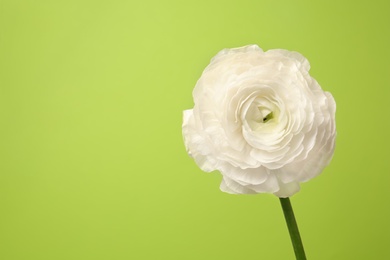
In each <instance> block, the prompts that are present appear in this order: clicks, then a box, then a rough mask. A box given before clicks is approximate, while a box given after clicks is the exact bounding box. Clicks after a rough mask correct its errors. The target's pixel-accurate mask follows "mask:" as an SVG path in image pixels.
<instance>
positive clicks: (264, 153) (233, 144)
mask: <svg viewBox="0 0 390 260" xmlns="http://www.w3.org/2000/svg"><path fill="white" fill-rule="evenodd" d="M309 69H310V65H309V62H308V61H307V60H306V59H305V58H304V57H303V56H302V55H301V54H299V53H297V52H291V51H287V50H280V49H276V50H268V51H266V52H264V51H263V50H262V49H261V48H259V47H258V46H257V45H250V46H245V47H241V48H235V49H224V50H222V51H221V52H219V53H218V54H217V55H216V56H215V57H214V58H213V59H212V60H211V63H210V64H209V65H208V66H207V67H206V69H205V70H204V71H203V74H202V76H201V77H200V79H199V80H198V82H197V84H196V86H195V88H194V90H193V98H194V103H195V105H194V108H193V109H190V110H185V111H184V114H183V136H184V142H185V146H186V148H187V151H188V153H189V154H190V155H191V156H192V157H193V158H194V160H195V162H196V164H197V165H198V166H199V167H200V168H201V169H202V170H203V171H206V172H210V171H214V170H219V171H220V172H221V174H222V176H223V180H222V183H221V190H222V191H225V192H228V193H233V194H254V193H273V194H275V195H276V196H278V197H289V196H291V195H293V194H295V193H296V192H298V191H299V189H300V185H299V184H300V183H301V182H305V181H308V180H309V179H311V178H313V177H315V176H317V175H318V174H320V173H321V172H322V170H323V169H324V167H325V166H326V165H327V164H328V163H329V162H330V160H331V158H332V155H333V151H334V147H335V137H336V128H335V111H336V103H335V101H334V99H333V97H332V95H331V94H330V93H328V92H324V91H323V90H322V89H321V87H320V86H319V85H318V83H317V81H316V80H314V79H313V78H312V77H311V76H310V75H309Z"/></svg>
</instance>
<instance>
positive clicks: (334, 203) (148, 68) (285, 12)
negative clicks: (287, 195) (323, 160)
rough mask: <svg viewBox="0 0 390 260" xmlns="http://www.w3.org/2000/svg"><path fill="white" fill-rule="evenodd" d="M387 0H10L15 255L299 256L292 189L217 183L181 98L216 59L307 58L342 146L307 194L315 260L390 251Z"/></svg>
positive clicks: (8, 124)
mask: <svg viewBox="0 0 390 260" xmlns="http://www.w3.org/2000/svg"><path fill="white" fill-rule="evenodd" d="M389 6H390V5H389V2H388V1H375V0H374V1H339V0H330V1H311V0H306V1H290V0H281V1H274V0H267V1H265V0H260V1H257V0H256V1H255V0H240V1H236V2H235V1H226V0H225V1H212V0H207V1H206V0H205V1H203V0H198V1H178V0H177V1H175V0H169V1H118V0H111V1H92V0H90V1H85V0H81V1H80V0H70V1H54V0H53V1H49V0H48V1H43V0H30V1H28V0H0V120H1V121H0V124H1V125H0V259H2V260H70V259H72V260H74V259H75V260H76V259H83V260H89V259H91V260H92V259H93V260H99V259H104V260H107V259H114V260H116V259H118V260H120V259H180V260H182V259H186V260H187V259H205V260H209V259H210V260H214V259H217V260H218V259H232V260H233V259H234V260H235V259H240V260H241V259H265V260H268V259H294V256H293V251H292V248H291V245H290V240H289V237H288V233H287V229H286V226H285V223H284V219H283V216H282V211H281V209H280V205H279V201H278V199H277V198H276V197H274V196H272V195H256V196H234V195H228V194H224V193H222V192H220V191H219V183H220V180H221V177H220V175H219V174H218V173H211V174H206V173H203V172H201V171H200V170H199V169H198V168H197V167H196V165H195V163H194V162H193V161H192V160H191V159H190V158H189V157H188V156H187V154H186V152H185V149H184V146H183V143H182V136H181V113H182V110H184V109H188V108H191V107H192V106H193V103H192V96H191V91H192V88H193V87H194V85H195V82H196V80H197V79H198V77H199V76H200V74H201V72H202V70H203V68H204V67H205V66H206V65H207V64H208V62H209V60H210V58H211V57H212V56H214V55H215V54H216V53H217V52H218V51H219V50H221V49H223V48H226V47H238V46H242V45H247V44H252V43H256V44H258V45H260V46H261V47H262V48H263V49H265V50H267V49H272V48H284V49H289V50H296V51H299V52H301V53H302V54H304V55H305V56H306V57H307V58H308V59H309V61H310V62H311V65H312V70H311V73H312V75H313V76H314V77H315V78H316V79H317V80H318V81H319V83H320V84H321V86H322V87H323V88H324V89H325V90H327V91H330V92H332V93H333V95H334V97H335V99H336V102H337V106H338V107H337V129H338V139H337V149H336V153H335V156H334V160H333V162H332V163H331V165H330V166H329V167H328V168H327V169H326V170H325V172H324V173H323V174H322V175H321V176H320V177H318V178H316V179H314V180H312V181H310V182H309V183H306V184H304V185H303V188H302V191H301V192H300V193H298V194H297V195H295V196H294V197H293V198H292V202H293V205H294V207H295V211H296V216H297V218H298V221H299V225H300V228H301V233H302V236H303V240H304V243H305V246H306V251H307V256H308V259H315V260H329V259H332V260H345V259H353V260H360V259H390V247H389V242H390V225H389V222H388V219H390V211H389V208H390V202H389V199H390V188H389V186H390V177H389V173H390V167H389V165H390V163H389V162H390V159H389V155H390V153H389V147H390V140H389V135H390V120H389V116H390V113H389V112H390V99H389V98H390V91H389V89H390V79H389V75H390V65H389V64H390V63H389V60H390V51H389V46H390V37H389V24H390V7H389Z"/></svg>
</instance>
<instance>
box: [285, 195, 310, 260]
mask: <svg viewBox="0 0 390 260" xmlns="http://www.w3.org/2000/svg"><path fill="white" fill-rule="evenodd" d="M279 199H280V204H282V209H283V213H284V218H285V219H286V223H287V227H288V231H289V233H290V238H291V242H292V245H293V247H294V252H295V257H296V259H297V260H306V255H305V250H304V249H303V244H302V240H301V236H300V235H299V230H298V225H297V221H296V220H295V217H294V211H293V208H292V206H291V202H290V198H279Z"/></svg>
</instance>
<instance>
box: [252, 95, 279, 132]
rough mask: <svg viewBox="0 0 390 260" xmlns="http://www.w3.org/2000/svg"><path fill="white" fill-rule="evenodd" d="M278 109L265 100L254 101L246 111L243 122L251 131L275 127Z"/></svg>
mask: <svg viewBox="0 0 390 260" xmlns="http://www.w3.org/2000/svg"><path fill="white" fill-rule="evenodd" d="M278 114H279V109H278V108H277V107H276V106H275V104H274V103H273V102H270V101H269V100H267V99H263V98H260V99H255V100H254V101H253V102H252V103H251V104H250V106H249V108H248V110H247V111H246V115H245V120H246V122H247V123H248V125H249V127H250V128H251V129H252V130H253V131H259V130H260V129H263V128H264V127H266V126H267V128H268V126H270V127H271V125H275V123H277V117H278Z"/></svg>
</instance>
